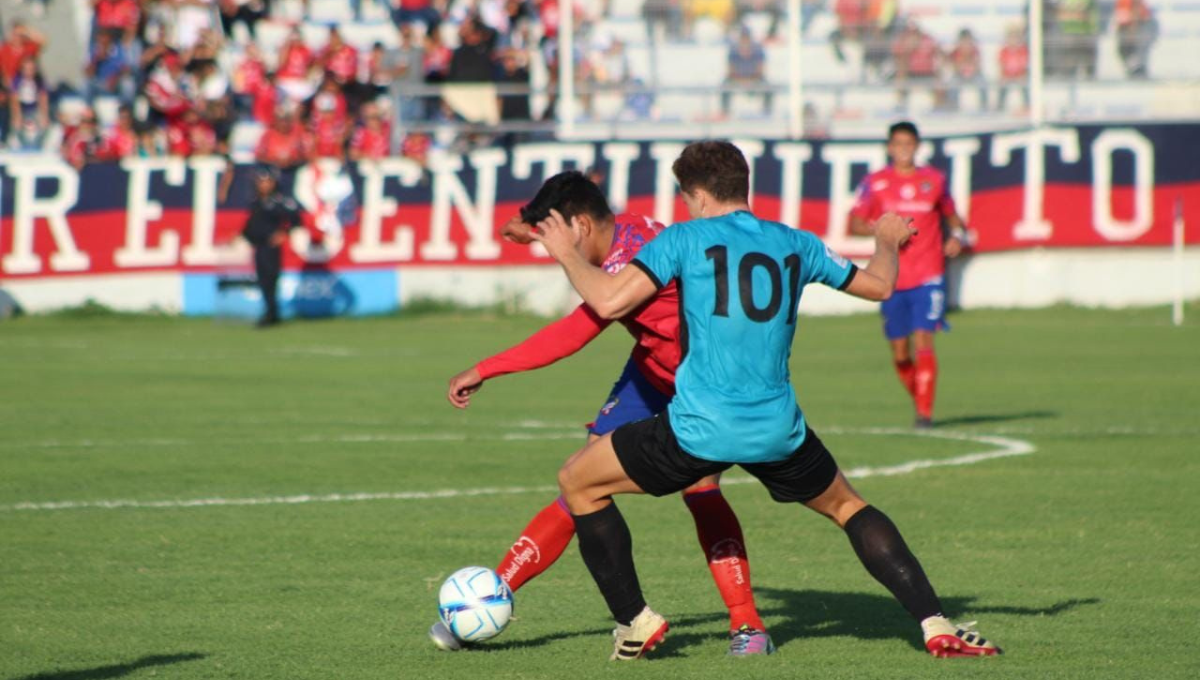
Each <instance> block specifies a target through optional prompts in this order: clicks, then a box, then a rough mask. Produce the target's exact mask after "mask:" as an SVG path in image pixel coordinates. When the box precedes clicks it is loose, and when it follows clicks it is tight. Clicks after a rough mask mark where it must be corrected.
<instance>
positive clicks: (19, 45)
mask: <svg viewBox="0 0 1200 680" xmlns="http://www.w3.org/2000/svg"><path fill="white" fill-rule="evenodd" d="M45 44H46V38H45V36H43V35H42V34H41V33H38V32H37V31H35V30H34V29H32V28H30V27H28V26H26V25H25V23H24V22H22V21H21V20H20V19H17V20H15V21H13V22H12V29H11V30H10V31H9V35H8V40H5V41H4V44H3V45H0V76H3V78H4V84H5V85H7V86H8V87H9V88H10V89H11V88H12V84H13V79H14V78H16V77H17V72H18V71H19V70H20V69H21V62H23V61H25V60H26V59H33V60H35V61H36V60H37V58H38V55H39V54H41V52H42V46H43V45H45Z"/></svg>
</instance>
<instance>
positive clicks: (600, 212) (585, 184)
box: [521, 170, 613, 224]
mask: <svg viewBox="0 0 1200 680" xmlns="http://www.w3.org/2000/svg"><path fill="white" fill-rule="evenodd" d="M551 209H554V210H557V211H558V212H560V213H562V216H563V218H564V219H566V220H567V221H570V220H571V218H572V217H575V216H577V215H588V216H590V217H591V218H592V219H596V220H602V219H604V218H606V217H611V216H612V214H613V212H612V209H611V208H609V207H608V199H606V198H604V192H603V191H601V190H600V187H598V186H596V183H595V182H593V181H592V180H590V179H588V178H587V176H586V175H584V174H583V173H582V172H579V171H578V170H568V171H566V172H560V173H558V174H557V175H555V176H553V177H551V178H550V179H548V180H546V181H545V182H544V183H543V184H542V188H541V189H538V192H537V195H536V196H534V197H533V200H531V201H530V202H528V203H526V204H525V205H524V207H522V208H521V221H522V222H524V223H526V224H537V223H538V222H541V221H542V220H544V219H546V218H547V217H549V216H550V210H551Z"/></svg>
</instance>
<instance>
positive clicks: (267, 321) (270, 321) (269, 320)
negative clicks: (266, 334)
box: [254, 316, 279, 328]
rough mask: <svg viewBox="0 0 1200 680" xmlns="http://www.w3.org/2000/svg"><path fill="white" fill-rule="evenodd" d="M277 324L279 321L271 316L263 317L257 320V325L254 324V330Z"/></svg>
mask: <svg viewBox="0 0 1200 680" xmlns="http://www.w3.org/2000/svg"><path fill="white" fill-rule="evenodd" d="M278 323H279V319H277V318H275V317H273V316H264V317H263V318H261V319H259V320H258V322H257V323H255V324H254V327H255V328H270V327H271V326H274V325H276V324H278Z"/></svg>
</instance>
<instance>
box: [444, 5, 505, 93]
mask: <svg viewBox="0 0 1200 680" xmlns="http://www.w3.org/2000/svg"><path fill="white" fill-rule="evenodd" d="M459 37H460V38H461V40H462V44H461V45H460V46H459V47H458V49H456V50H454V56H452V57H451V58H450V69H449V72H448V73H447V74H446V81H447V82H451V83H492V82H495V81H496V62H495V61H493V60H492V47H493V45H494V44H495V42H496V33H495V31H492V30H491V29H489V28H488V27H487V26H485V25H484V24H483V22H481V21H479V19H477V18H475V17H471V18H470V19H468V20H466V21H464V22H463V24H462V27H461V28H460V29H459Z"/></svg>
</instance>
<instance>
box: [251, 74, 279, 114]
mask: <svg viewBox="0 0 1200 680" xmlns="http://www.w3.org/2000/svg"><path fill="white" fill-rule="evenodd" d="M252 97H253V99H252V101H251V104H250V114H251V116H253V118H254V120H256V121H258V122H259V123H262V124H263V125H270V124H271V121H272V120H274V118H275V110H276V109H277V108H279V106H280V103H279V88H278V87H277V86H276V84H275V75H274V74H273V73H268V74H267V75H266V76H265V77H264V78H263V79H262V80H261V81H259V83H258V86H257V87H256V88H255V90H254V92H253V93H252Z"/></svg>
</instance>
